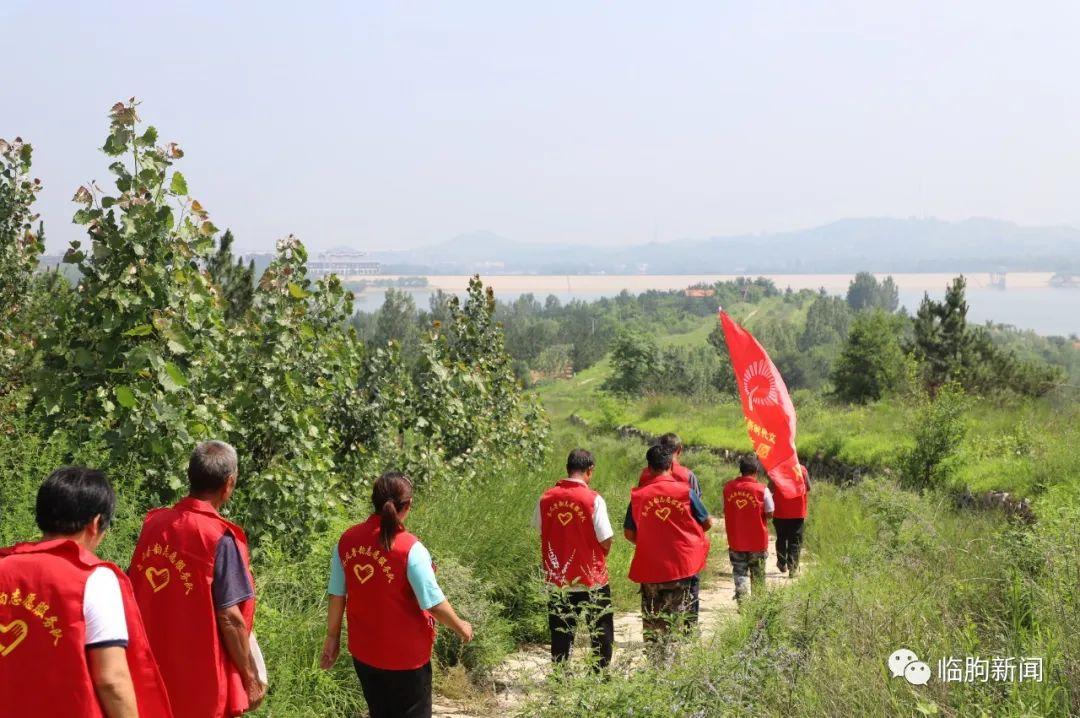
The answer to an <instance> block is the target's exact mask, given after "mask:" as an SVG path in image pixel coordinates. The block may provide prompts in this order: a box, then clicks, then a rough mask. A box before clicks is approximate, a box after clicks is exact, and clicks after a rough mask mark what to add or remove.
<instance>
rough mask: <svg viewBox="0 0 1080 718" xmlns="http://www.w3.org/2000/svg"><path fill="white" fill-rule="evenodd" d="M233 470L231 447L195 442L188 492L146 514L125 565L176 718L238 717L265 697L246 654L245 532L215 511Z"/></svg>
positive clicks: (250, 605) (251, 605)
mask: <svg viewBox="0 0 1080 718" xmlns="http://www.w3.org/2000/svg"><path fill="white" fill-rule="evenodd" d="M237 473H238V470H237V460H236V449H234V448H233V447H232V446H230V445H228V444H226V443H225V442H223V441H204V442H202V443H201V444H199V445H198V446H196V447H195V450H194V451H192V452H191V458H190V460H189V461H188V468H187V477H188V495H187V496H186V497H184V498H183V499H181V500H180V501H179V502H177V503H176V504H175V505H174V506H171V507H167V508H161V509H154V510H153V511H151V512H150V513H149V514H148V515H147V517H146V520H145V521H144V523H143V528H142V533H141V534H140V536H139V542H138V544H137V545H136V547H135V555H134V556H133V557H132V559H131V567H130V568H129V569H128V573H129V574H130V576H131V579H132V582H133V583H134V586H135V597H136V600H137V601H138V602H139V608H140V610H141V611H142V615H143V620H144V621H145V623H146V632H147V635H148V636H149V638H150V645H151V647H152V648H153V651H154V656H155V657H156V658H157V662H158V665H159V666H160V668H161V675H162V678H163V679H164V681H165V686H166V688H167V689H168V691H169V699H170V701H171V702H172V706H173V711H174V712H175V713H176V715H177V716H206V718H225V717H226V716H236V715H240V714H241V713H244V712H246V711H249V710H254V709H255V708H257V707H258V706H259V704H260V703H261V702H262V699H263V697H264V695H265V693H266V685H265V683H264V681H265V677H264V675H260V674H261V671H260V668H259V666H258V665H257V659H256V657H255V656H254V655H253V652H252V645H253V642H252V638H251V629H252V624H253V621H254V617H255V586H254V581H253V579H252V576H251V565H250V559H249V555H248V545H247V536H246V535H245V534H244V531H243V529H241V528H240V527H239V526H237V525H236V524H234V523H232V522H230V521H227V520H225V519H224V518H222V516H221V514H220V513H218V512H219V511H220V510H221V507H222V506H224V505H225V503H226V502H228V500H229V499H230V498H231V497H232V494H233V491H234V490H235V488H236V478H237Z"/></svg>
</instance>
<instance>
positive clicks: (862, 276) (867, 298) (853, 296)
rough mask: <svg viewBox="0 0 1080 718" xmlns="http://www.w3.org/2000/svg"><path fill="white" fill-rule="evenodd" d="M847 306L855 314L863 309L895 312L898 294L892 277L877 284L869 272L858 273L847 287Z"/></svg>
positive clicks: (898, 302)
mask: <svg viewBox="0 0 1080 718" xmlns="http://www.w3.org/2000/svg"><path fill="white" fill-rule="evenodd" d="M847 304H848V306H849V307H851V308H852V309H853V310H855V311H857V312H861V311H863V310H864V309H883V310H884V311H886V312H895V311H896V310H897V308H899V306H900V292H899V290H898V289H897V287H896V282H894V281H893V278H892V276H888V277H886V278H885V279H884V280H883V281H881V282H878V280H877V277H875V276H874V275H873V274H871V273H870V272H859V273H858V274H856V275H855V278H854V279H852V280H851V283H850V284H849V285H848V291H847Z"/></svg>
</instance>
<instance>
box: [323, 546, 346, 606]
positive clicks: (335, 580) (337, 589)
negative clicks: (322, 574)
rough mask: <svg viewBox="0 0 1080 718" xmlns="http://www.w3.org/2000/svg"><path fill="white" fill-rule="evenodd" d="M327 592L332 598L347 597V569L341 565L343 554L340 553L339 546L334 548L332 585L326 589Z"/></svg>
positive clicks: (331, 561)
mask: <svg viewBox="0 0 1080 718" xmlns="http://www.w3.org/2000/svg"><path fill="white" fill-rule="evenodd" d="M326 592H327V593H329V594H330V595H331V596H344V595H345V569H344V567H342V565H341V554H339V553H338V550H337V546H334V551H333V554H332V555H331V556H330V583H329V584H328V585H327V587H326Z"/></svg>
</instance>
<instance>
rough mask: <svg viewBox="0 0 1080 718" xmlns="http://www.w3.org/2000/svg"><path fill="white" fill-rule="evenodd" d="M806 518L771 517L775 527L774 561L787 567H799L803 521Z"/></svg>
mask: <svg viewBox="0 0 1080 718" xmlns="http://www.w3.org/2000/svg"><path fill="white" fill-rule="evenodd" d="M805 520H806V519H773V526H774V527H775V528H776V562H777V563H779V564H780V565H782V566H787V567H788V568H792V567H795V568H798V567H799V551H800V550H801V549H802V536H803V522H804V521H805Z"/></svg>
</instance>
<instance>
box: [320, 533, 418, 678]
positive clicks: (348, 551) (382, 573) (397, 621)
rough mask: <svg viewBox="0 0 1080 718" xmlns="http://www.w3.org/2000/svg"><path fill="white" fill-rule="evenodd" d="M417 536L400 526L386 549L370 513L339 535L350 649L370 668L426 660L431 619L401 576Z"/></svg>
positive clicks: (413, 664)
mask: <svg viewBox="0 0 1080 718" xmlns="http://www.w3.org/2000/svg"><path fill="white" fill-rule="evenodd" d="M416 542H417V538H416V537H415V536H413V535H412V534H411V533H409V532H408V531H405V530H404V529H402V530H401V531H400V532H399V533H398V535H397V536H395V537H394V540H393V542H392V545H391V547H390V550H389V551H387V550H386V549H384V548H383V547H382V545H381V544H380V542H379V517H378V516H377V515H375V514H372V515H371V517H370V518H368V520H367V521H365V522H364V523H362V524H357V525H356V526H353V527H352V528H351V529H349V530H348V531H346V532H345V533H344V534H342V535H341V539H340V540H339V541H338V557H339V558H340V559H341V566H342V568H344V569H345V617H346V619H347V621H348V625H349V653H350V654H352V656H353V658H355V659H356V660H358V661H360V662H361V663H366V664H367V665H369V666H373V667H375V668H381V669H383V670H388V671H406V670H413V669H416V668H421V667H423V666H424V665H426V664H427V663H428V661H430V660H431V648H432V646H433V645H434V644H435V622H434V619H433V618H432V617H431V614H430V613H428V612H427V611H424V610H422V609H421V608H420V604H419V603H418V602H417V600H416V594H414V593H413V590H412V586H411V585H410V584H409V579H408V576H407V575H406V571H407V566H408V561H409V550H410V549H412V547H413V545H415V544H416Z"/></svg>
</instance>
